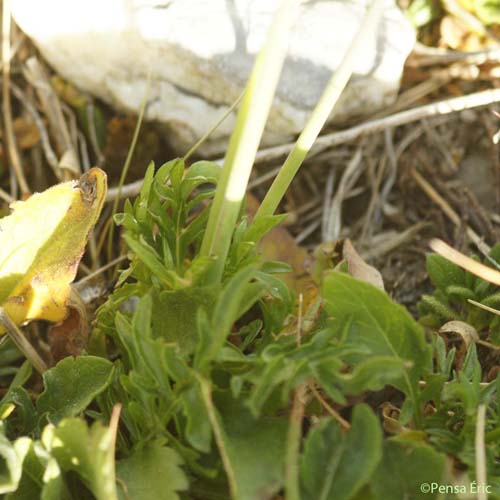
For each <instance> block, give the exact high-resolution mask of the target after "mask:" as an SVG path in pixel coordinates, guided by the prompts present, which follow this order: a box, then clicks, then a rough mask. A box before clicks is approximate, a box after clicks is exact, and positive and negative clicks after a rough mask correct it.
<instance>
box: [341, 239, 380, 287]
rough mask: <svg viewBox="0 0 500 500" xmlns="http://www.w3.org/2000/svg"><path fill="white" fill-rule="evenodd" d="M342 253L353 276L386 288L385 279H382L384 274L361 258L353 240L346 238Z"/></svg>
mask: <svg viewBox="0 0 500 500" xmlns="http://www.w3.org/2000/svg"><path fill="white" fill-rule="evenodd" d="M342 254H343V258H344V260H345V261H346V263H347V268H348V270H349V274H350V275H351V276H352V277H353V278H356V279H358V280H361V281H365V282H366V283H370V285H373V286H375V287H377V288H378V289H380V290H384V280H383V279H382V275H381V274H380V272H379V271H378V270H377V269H375V268H374V267H373V266H370V265H369V264H367V263H366V262H365V261H364V260H363V259H362V258H361V256H360V255H359V254H358V252H356V249H355V248H354V247H353V245H352V243H351V240H349V239H346V240H345V241H344V246H343V249H342Z"/></svg>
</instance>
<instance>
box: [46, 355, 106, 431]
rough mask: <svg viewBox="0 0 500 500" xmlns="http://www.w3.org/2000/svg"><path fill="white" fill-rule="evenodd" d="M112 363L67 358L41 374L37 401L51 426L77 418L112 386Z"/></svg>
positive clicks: (100, 360) (88, 358) (101, 359)
mask: <svg viewBox="0 0 500 500" xmlns="http://www.w3.org/2000/svg"><path fill="white" fill-rule="evenodd" d="M112 376H113V363H111V362H110V361H108V360H107V359H104V358H98V357H96V356H80V357H78V358H73V357H68V358H65V359H63V360H62V361H59V363H57V365H56V366H55V367H54V368H51V369H50V370H47V371H46V372H45V373H44V374H43V382H44V386H45V390H44V391H43V392H42V394H41V395H40V397H39V398H38V401H37V409H38V411H39V412H40V413H47V414H48V419H49V421H50V422H52V423H57V422H59V421H60V420H61V419H63V418H65V417H72V416H75V415H78V414H79V413H80V412H82V411H83V410H85V408H87V406H88V405H89V404H90V402H91V401H92V400H93V399H94V398H95V397H96V396H97V395H98V394H100V393H101V392H102V391H103V390H104V389H105V388H106V387H107V386H108V385H109V383H110V382H111V379H112Z"/></svg>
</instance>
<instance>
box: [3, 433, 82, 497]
mask: <svg viewBox="0 0 500 500" xmlns="http://www.w3.org/2000/svg"><path fill="white" fill-rule="evenodd" d="M21 439H25V438H21ZM34 498H40V499H41V500H72V497H71V495H70V493H69V491H68V489H67V486H66V483H65V481H64V479H63V476H62V473H61V469H60V468H59V465H58V464H57V461H56V460H55V459H54V458H53V457H51V456H50V455H49V454H48V453H47V450H45V449H44V447H43V446H42V444H41V443H40V442H39V441H36V442H32V443H31V446H30V447H29V450H28V453H27V455H26V457H25V459H24V462H23V475H22V477H21V481H20V482H19V486H18V488H17V490H16V491H15V492H13V493H11V494H8V495H7V496H6V500H33V499H34Z"/></svg>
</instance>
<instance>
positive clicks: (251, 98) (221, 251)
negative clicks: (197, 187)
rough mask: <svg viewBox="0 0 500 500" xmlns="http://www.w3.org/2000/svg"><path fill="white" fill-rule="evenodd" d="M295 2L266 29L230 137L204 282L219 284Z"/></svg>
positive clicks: (287, 2)
mask: <svg viewBox="0 0 500 500" xmlns="http://www.w3.org/2000/svg"><path fill="white" fill-rule="evenodd" d="M299 4H300V0H283V1H282V2H281V4H280V7H279V9H278V11H277V13H276V16H275V18H274V20H273V23H272V25H271V28H270V32H269V37H268V40H267V43H266V45H265V46H264V48H263V49H262V50H261V52H260V53H259V55H258V56H257V59H256V61H255V64H254V67H253V70H252V73H251V75H250V79H249V81H248V84H247V88H246V91H245V95H244V97H243V101H242V104H241V108H240V111H239V113H238V117H237V121H236V126H235V129H234V132H233V134H232V136H231V139H230V142H229V146H228V150H227V154H226V158H225V161H224V166H223V169H222V174H221V178H220V181H219V185H218V187H217V191H216V194H215V198H214V202H213V205H212V208H211V211H210V217H209V220H208V225H207V230H206V232H205V236H204V238H203V242H202V246H201V254H202V255H204V256H213V257H216V258H217V263H216V265H215V266H214V271H213V274H212V275H211V276H210V277H209V281H212V282H218V281H220V279H221V277H222V273H223V269H224V261H225V258H226V256H227V252H228V250H229V246H230V244H231V238H232V235H233V231H234V227H235V223H236V221H237V218H238V214H239V211H240V208H241V204H242V201H243V197H244V196H245V192H246V189H247V184H248V179H249V177H250V172H251V170H252V165H253V163H254V160H255V155H256V153H257V148H258V147H259V143H260V140H261V137H262V133H263V131H264V126H265V124H266V121H267V116H268V114H269V110H270V108H271V104H272V101H273V97H274V93H275V90H276V87H277V85H278V81H279V77H280V74H281V68H282V66H283V62H284V60H285V56H286V52H287V48H288V38H289V32H290V28H291V27H292V26H293V23H294V22H295V19H296V17H297V15H298V11H299Z"/></svg>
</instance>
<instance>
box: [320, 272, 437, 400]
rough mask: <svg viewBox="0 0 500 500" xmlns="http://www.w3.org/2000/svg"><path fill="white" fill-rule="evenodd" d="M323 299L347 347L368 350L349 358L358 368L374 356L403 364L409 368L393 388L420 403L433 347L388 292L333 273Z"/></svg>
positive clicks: (419, 327) (325, 283)
mask: <svg viewBox="0 0 500 500" xmlns="http://www.w3.org/2000/svg"><path fill="white" fill-rule="evenodd" d="M323 297H324V299H325V308H326V311H327V312H328V314H329V315H330V316H331V317H332V318H333V320H332V321H333V322H334V326H336V328H338V329H339V330H341V331H342V335H343V342H344V344H345V345H352V346H354V347H358V348H364V349H365V353H364V354H363V353H359V354H353V355H351V356H349V357H348V358H346V359H347V360H348V361H349V362H351V363H352V364H353V365H354V366H356V365H357V364H359V363H360V362H362V361H366V360H368V359H371V358H373V356H389V357H394V358H396V359H398V360H400V361H403V362H404V363H405V364H406V365H407V366H408V368H407V370H406V371H405V373H404V375H403V376H401V377H400V378H399V380H396V381H394V382H393V385H394V386H396V387H397V388H399V389H401V390H403V391H404V392H405V393H406V394H407V395H408V396H409V397H411V398H412V399H413V400H414V403H415V404H416V397H417V392H418V387H417V384H418V380H419V378H420V376H422V375H424V374H425V373H428V372H429V371H430V368H431V347H430V346H429V345H428V344H427V343H426V341H425V335H424V331H423V329H422V327H421V326H420V325H418V323H416V322H415V320H414V319H413V318H412V317H411V316H410V314H409V313H408V312H407V311H406V309H404V308H403V307H401V306H400V305H398V304H396V303H395V302H393V301H392V300H391V299H390V298H389V296H388V295H387V294H386V293H384V292H382V291H381V290H379V289H377V288H375V287H374V286H372V285H370V284H368V283H365V282H362V281H359V280H356V279H355V278H352V277H351V276H349V275H347V274H343V273H339V272H336V271H332V272H330V273H329V274H328V275H327V276H326V278H325V281H324V287H323Z"/></svg>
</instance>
